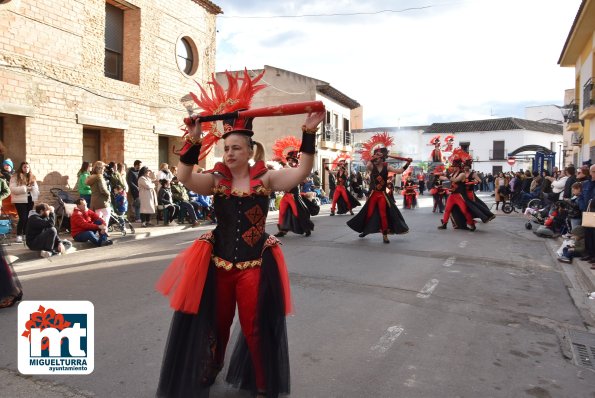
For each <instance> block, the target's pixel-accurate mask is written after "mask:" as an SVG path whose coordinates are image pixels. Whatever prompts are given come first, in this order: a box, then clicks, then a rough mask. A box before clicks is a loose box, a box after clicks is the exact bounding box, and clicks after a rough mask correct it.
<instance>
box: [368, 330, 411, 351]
mask: <svg viewBox="0 0 595 398" xmlns="http://www.w3.org/2000/svg"><path fill="white" fill-rule="evenodd" d="M403 330H405V329H403V328H402V327H401V326H400V325H395V326H391V327H389V328H388V329H386V333H385V334H384V336H382V337H381V338H380V340H378V343H376V344H374V345H373V346H372V347H370V350H371V351H374V352H377V353H379V354H384V353H385V352H387V351H388V349H389V348H390V347H391V346H392V345H393V343H394V342H395V340H397V338H398V337H399V336H400V335H401V333H403Z"/></svg>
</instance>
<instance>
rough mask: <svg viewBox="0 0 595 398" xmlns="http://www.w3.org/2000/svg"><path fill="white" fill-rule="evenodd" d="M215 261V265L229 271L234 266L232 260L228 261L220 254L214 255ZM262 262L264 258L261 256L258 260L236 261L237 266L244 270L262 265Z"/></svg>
mask: <svg viewBox="0 0 595 398" xmlns="http://www.w3.org/2000/svg"><path fill="white" fill-rule="evenodd" d="M213 262H215V267H217V268H223V269H224V270H226V271H229V270H231V269H232V268H233V267H234V264H233V263H232V262H231V261H227V260H225V259H223V258H221V257H218V256H213ZM261 264H262V258H259V259H256V260H249V261H240V262H239V263H235V267H236V268H237V269H239V270H244V269H248V268H254V267H260V265H261Z"/></svg>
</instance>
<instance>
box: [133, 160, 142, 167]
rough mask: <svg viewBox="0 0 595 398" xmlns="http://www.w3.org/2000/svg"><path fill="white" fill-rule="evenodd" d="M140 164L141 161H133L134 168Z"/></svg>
mask: <svg viewBox="0 0 595 398" xmlns="http://www.w3.org/2000/svg"><path fill="white" fill-rule="evenodd" d="M141 163H142V161H141V160H138V159H137V160H135V161H134V165H135V166H138V165H139V164H141Z"/></svg>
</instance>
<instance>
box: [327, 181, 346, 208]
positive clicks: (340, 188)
mask: <svg viewBox="0 0 595 398" xmlns="http://www.w3.org/2000/svg"><path fill="white" fill-rule="evenodd" d="M339 196H341V197H342V198H343V200H344V201H345V203H347V209H348V210H351V202H350V201H349V197H347V190H346V189H345V185H337V186H336V187H335V194H334V195H333V204H331V211H335V206H336V205H337V200H339Z"/></svg>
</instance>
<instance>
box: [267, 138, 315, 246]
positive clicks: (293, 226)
mask: <svg viewBox="0 0 595 398" xmlns="http://www.w3.org/2000/svg"><path fill="white" fill-rule="evenodd" d="M301 145H302V141H301V140H299V139H297V138H296V137H294V136H287V137H284V138H281V139H278V140H277V141H275V143H274V144H273V155H274V157H273V160H274V161H277V162H279V163H281V164H282V165H283V167H286V168H295V167H298V166H299V163H300V162H299V157H300V153H299V149H300V147H301ZM305 201H308V202H309V201H310V200H309V199H308V198H303V197H302V195H301V194H300V185H299V184H298V185H297V186H295V187H293V188H292V189H290V190H289V191H286V192H285V193H284V195H283V198H281V201H280V202H279V223H278V224H277V228H278V229H279V232H278V233H276V234H275V236H276V237H278V238H280V237H283V236H285V235H286V234H287V232H288V231H291V232H293V233H296V234H298V235H304V236H310V234H311V233H312V230H313V229H314V223H313V222H312V221H311V220H310V210H309V208H308V206H307V204H306V202H305ZM288 210H289V211H288Z"/></svg>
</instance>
